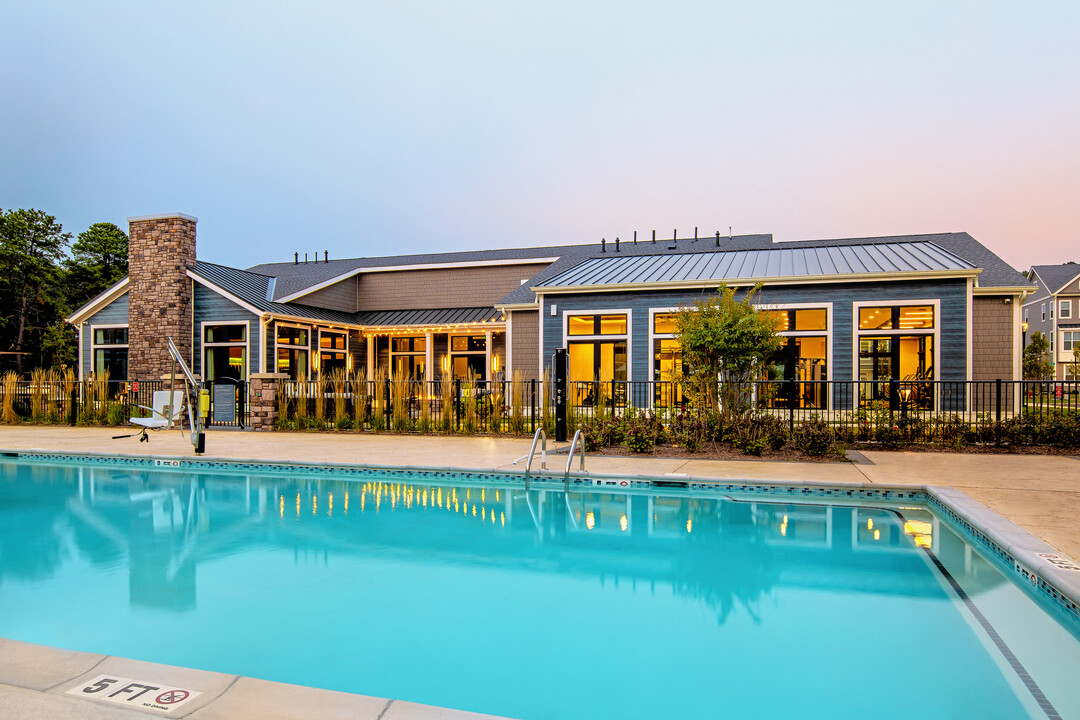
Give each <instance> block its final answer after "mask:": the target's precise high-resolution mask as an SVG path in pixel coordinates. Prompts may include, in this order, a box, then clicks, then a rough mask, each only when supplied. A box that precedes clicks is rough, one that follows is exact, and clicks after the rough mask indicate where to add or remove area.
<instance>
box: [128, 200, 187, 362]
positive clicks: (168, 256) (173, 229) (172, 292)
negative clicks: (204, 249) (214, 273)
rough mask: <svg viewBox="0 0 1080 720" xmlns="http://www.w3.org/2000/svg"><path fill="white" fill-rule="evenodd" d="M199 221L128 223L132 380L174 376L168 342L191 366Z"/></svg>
mask: <svg viewBox="0 0 1080 720" xmlns="http://www.w3.org/2000/svg"><path fill="white" fill-rule="evenodd" d="M195 223H196V219H195V218H193V217H190V216H187V215H181V214H180V213H173V214H170V215H154V216H149V217H141V218H128V228H129V232H128V278H129V285H128V377H129V378H130V379H146V380H156V379H158V378H160V377H161V376H162V375H164V374H166V373H168V372H169V369H170V367H171V364H172V363H171V361H170V359H169V351H168V344H167V342H166V338H169V337H171V338H172V339H173V342H174V343H175V344H176V347H177V349H178V350H180V354H181V355H183V357H184V359H185V360H186V361H187V363H188V366H189V367H191V366H192V357H191V352H192V348H191V341H192V338H191V334H192V318H191V310H192V305H191V303H192V299H191V296H192V285H191V279H190V278H188V277H187V269H188V267H189V266H191V265H193V264H194V263H195Z"/></svg>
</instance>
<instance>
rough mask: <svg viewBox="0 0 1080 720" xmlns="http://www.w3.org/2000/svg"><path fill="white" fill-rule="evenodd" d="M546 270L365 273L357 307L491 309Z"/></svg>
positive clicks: (522, 267) (503, 268)
mask: <svg viewBox="0 0 1080 720" xmlns="http://www.w3.org/2000/svg"><path fill="white" fill-rule="evenodd" d="M545 267H547V264H546V263H544V264H539V265H505V266H499V265H496V266H491V267H470V268H446V269H441V270H402V271H398V272H382V273H368V274H365V275H363V276H362V277H361V280H360V292H359V300H358V304H359V308H360V309H361V310H412V309H426V308H458V307H484V306H488V305H491V306H494V305H495V303H497V302H498V301H499V300H501V299H502V298H503V297H504V296H506V295H507V294H508V293H510V291H512V290H516V289H517V288H519V287H521V281H522V280H525V279H527V278H530V277H532V276H533V275H535V274H536V273H538V272H540V270H543V269H544V268H545ZM305 302H306V301H305Z"/></svg>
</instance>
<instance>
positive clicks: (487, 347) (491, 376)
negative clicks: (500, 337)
mask: <svg viewBox="0 0 1080 720" xmlns="http://www.w3.org/2000/svg"><path fill="white" fill-rule="evenodd" d="M484 375H485V376H486V379H487V381H488V382H494V381H495V372H494V370H493V369H492V367H491V331H490V330H488V331H487V332H485V333H484Z"/></svg>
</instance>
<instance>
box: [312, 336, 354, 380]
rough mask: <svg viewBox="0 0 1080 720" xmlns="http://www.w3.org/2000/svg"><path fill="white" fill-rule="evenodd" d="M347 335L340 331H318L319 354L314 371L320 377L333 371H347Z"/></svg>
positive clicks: (326, 375)
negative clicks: (315, 370) (316, 371)
mask: <svg viewBox="0 0 1080 720" xmlns="http://www.w3.org/2000/svg"><path fill="white" fill-rule="evenodd" d="M348 353H349V334H348V333H346V332H342V331H340V330H321V329H320V330H319V354H318V356H317V359H316V361H315V362H316V369H317V370H318V371H319V375H320V376H321V377H324V378H325V377H329V375H330V373H332V372H334V371H335V370H342V371H345V372H348V370H349V360H348Z"/></svg>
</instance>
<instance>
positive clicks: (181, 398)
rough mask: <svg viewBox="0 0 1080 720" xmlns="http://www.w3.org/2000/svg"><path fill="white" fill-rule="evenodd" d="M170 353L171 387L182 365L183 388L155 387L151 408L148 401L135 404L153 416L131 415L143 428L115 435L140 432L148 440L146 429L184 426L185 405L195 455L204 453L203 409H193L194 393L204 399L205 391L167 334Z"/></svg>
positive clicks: (134, 422) (140, 437) (140, 440)
mask: <svg viewBox="0 0 1080 720" xmlns="http://www.w3.org/2000/svg"><path fill="white" fill-rule="evenodd" d="M167 340H168V348H169V356H170V357H171V358H172V360H173V364H172V372H171V373H170V377H169V387H170V388H175V387H176V368H177V366H179V368H180V372H181V373H182V375H183V378H184V389H183V390H177V389H173V390H155V391H154V400H153V402H154V406H153V407H152V408H148V407H146V406H145V405H136V406H135V407H139V408H143V409H144V410H149V411H150V417H146V418H137V417H133V418H130V419H129V421H130V422H131V424H132V425H138V426H140V427H141V428H142V429H141V430H140V431H139V432H138V433H132V434H131V435H115V436H113V439H114V440H116V439H118V438H125V437H133V436H134V435H138V436H139V442H148V441H149V440H150V438H149V436H148V435H147V434H146V431H147V430H161V429H162V428H169V427H172V426H173V424H174V423H175V424H176V425H179V426H181V428H182V426H183V411H184V407H185V406H186V407H187V415H188V426H189V427H190V428H191V444H192V446H193V447H194V448H195V454H196V455H202V454H203V453H204V452H205V451H206V435H205V434H204V433H203V428H202V412H193V410H192V397H194V398H199V399H201V398H202V396H203V394H204V391H203V389H202V383H200V382H198V381H197V380H195V376H194V375H192V374H191V370H189V369H188V366H187V363H186V362H184V357H183V356H182V355H181V354H180V351H179V350H177V349H176V345H175V344H174V343H173V340H172V338H171V337H170V338H167Z"/></svg>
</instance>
